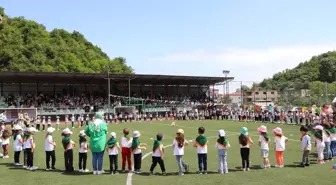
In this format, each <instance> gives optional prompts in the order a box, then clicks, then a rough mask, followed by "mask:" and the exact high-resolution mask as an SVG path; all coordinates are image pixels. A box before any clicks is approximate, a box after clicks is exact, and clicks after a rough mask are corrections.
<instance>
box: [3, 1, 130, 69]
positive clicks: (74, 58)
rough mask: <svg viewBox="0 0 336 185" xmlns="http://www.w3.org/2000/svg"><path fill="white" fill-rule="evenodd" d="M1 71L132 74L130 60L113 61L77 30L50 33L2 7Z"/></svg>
mask: <svg viewBox="0 0 336 185" xmlns="http://www.w3.org/2000/svg"><path fill="white" fill-rule="evenodd" d="M0 15H1V16H2V19H3V20H2V23H1V24H0V71H22V72H24V71H25V72H26V71H31V72H41V71H43V72H81V73H106V71H107V70H106V69H107V66H109V67H110V71H111V73H115V74H129V73H132V72H133V69H132V68H131V67H130V66H127V64H126V59H125V58H122V57H117V58H114V59H110V58H109V57H108V56H107V54H106V53H104V52H103V51H102V50H101V49H100V48H99V47H98V46H95V45H93V44H92V43H91V42H89V41H87V40H86V39H85V37H84V36H83V35H82V34H81V33H79V32H77V31H74V32H72V33H69V32H68V31H66V30H63V29H54V30H52V31H51V32H48V31H47V30H46V28H45V27H44V26H43V25H41V24H38V23H37V22H35V21H31V20H27V19H25V18H24V17H8V16H7V15H5V13H4V9H3V8H1V7H0Z"/></svg>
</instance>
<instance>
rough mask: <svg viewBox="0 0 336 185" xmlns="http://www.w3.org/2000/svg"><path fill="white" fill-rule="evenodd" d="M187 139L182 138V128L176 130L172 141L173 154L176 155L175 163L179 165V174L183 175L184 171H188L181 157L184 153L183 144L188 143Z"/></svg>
mask: <svg viewBox="0 0 336 185" xmlns="http://www.w3.org/2000/svg"><path fill="white" fill-rule="evenodd" d="M188 144H189V143H188V141H187V140H185V139H184V130H182V129H178V130H177V132H176V137H175V139H174V141H173V146H174V155H175V157H176V161H177V165H178V167H179V175H184V173H183V169H184V171H185V172H189V165H188V164H186V163H185V162H184V161H183V160H182V157H183V155H184V146H186V145H188Z"/></svg>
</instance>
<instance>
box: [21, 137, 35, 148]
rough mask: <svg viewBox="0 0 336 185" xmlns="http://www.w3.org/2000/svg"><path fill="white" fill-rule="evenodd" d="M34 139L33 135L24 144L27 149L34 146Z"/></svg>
mask: <svg viewBox="0 0 336 185" xmlns="http://www.w3.org/2000/svg"><path fill="white" fill-rule="evenodd" d="M33 140H34V139H33V137H31V136H30V137H29V138H28V139H26V141H25V142H24V144H23V148H25V149H27V148H32V147H33V146H32V144H31V143H32V141H33Z"/></svg>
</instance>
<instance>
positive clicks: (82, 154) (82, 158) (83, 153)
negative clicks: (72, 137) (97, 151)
mask: <svg viewBox="0 0 336 185" xmlns="http://www.w3.org/2000/svg"><path fill="white" fill-rule="evenodd" d="M85 136H86V134H85V131H84V130H81V131H80V132H79V153H78V156H79V157H78V158H79V162H78V168H79V172H80V173H87V172H89V170H88V169H86V160H87V152H88V148H89V145H88V142H87V141H86V138H85Z"/></svg>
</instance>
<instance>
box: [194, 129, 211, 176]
mask: <svg viewBox="0 0 336 185" xmlns="http://www.w3.org/2000/svg"><path fill="white" fill-rule="evenodd" d="M204 132H205V128H204V127H199V128H198V134H199V136H198V137H197V138H196V140H195V143H194V147H196V148H197V155H198V169H199V172H198V173H199V174H205V175H206V174H208V172H207V171H208V155H207V154H208V137H206V136H204Z"/></svg>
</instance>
